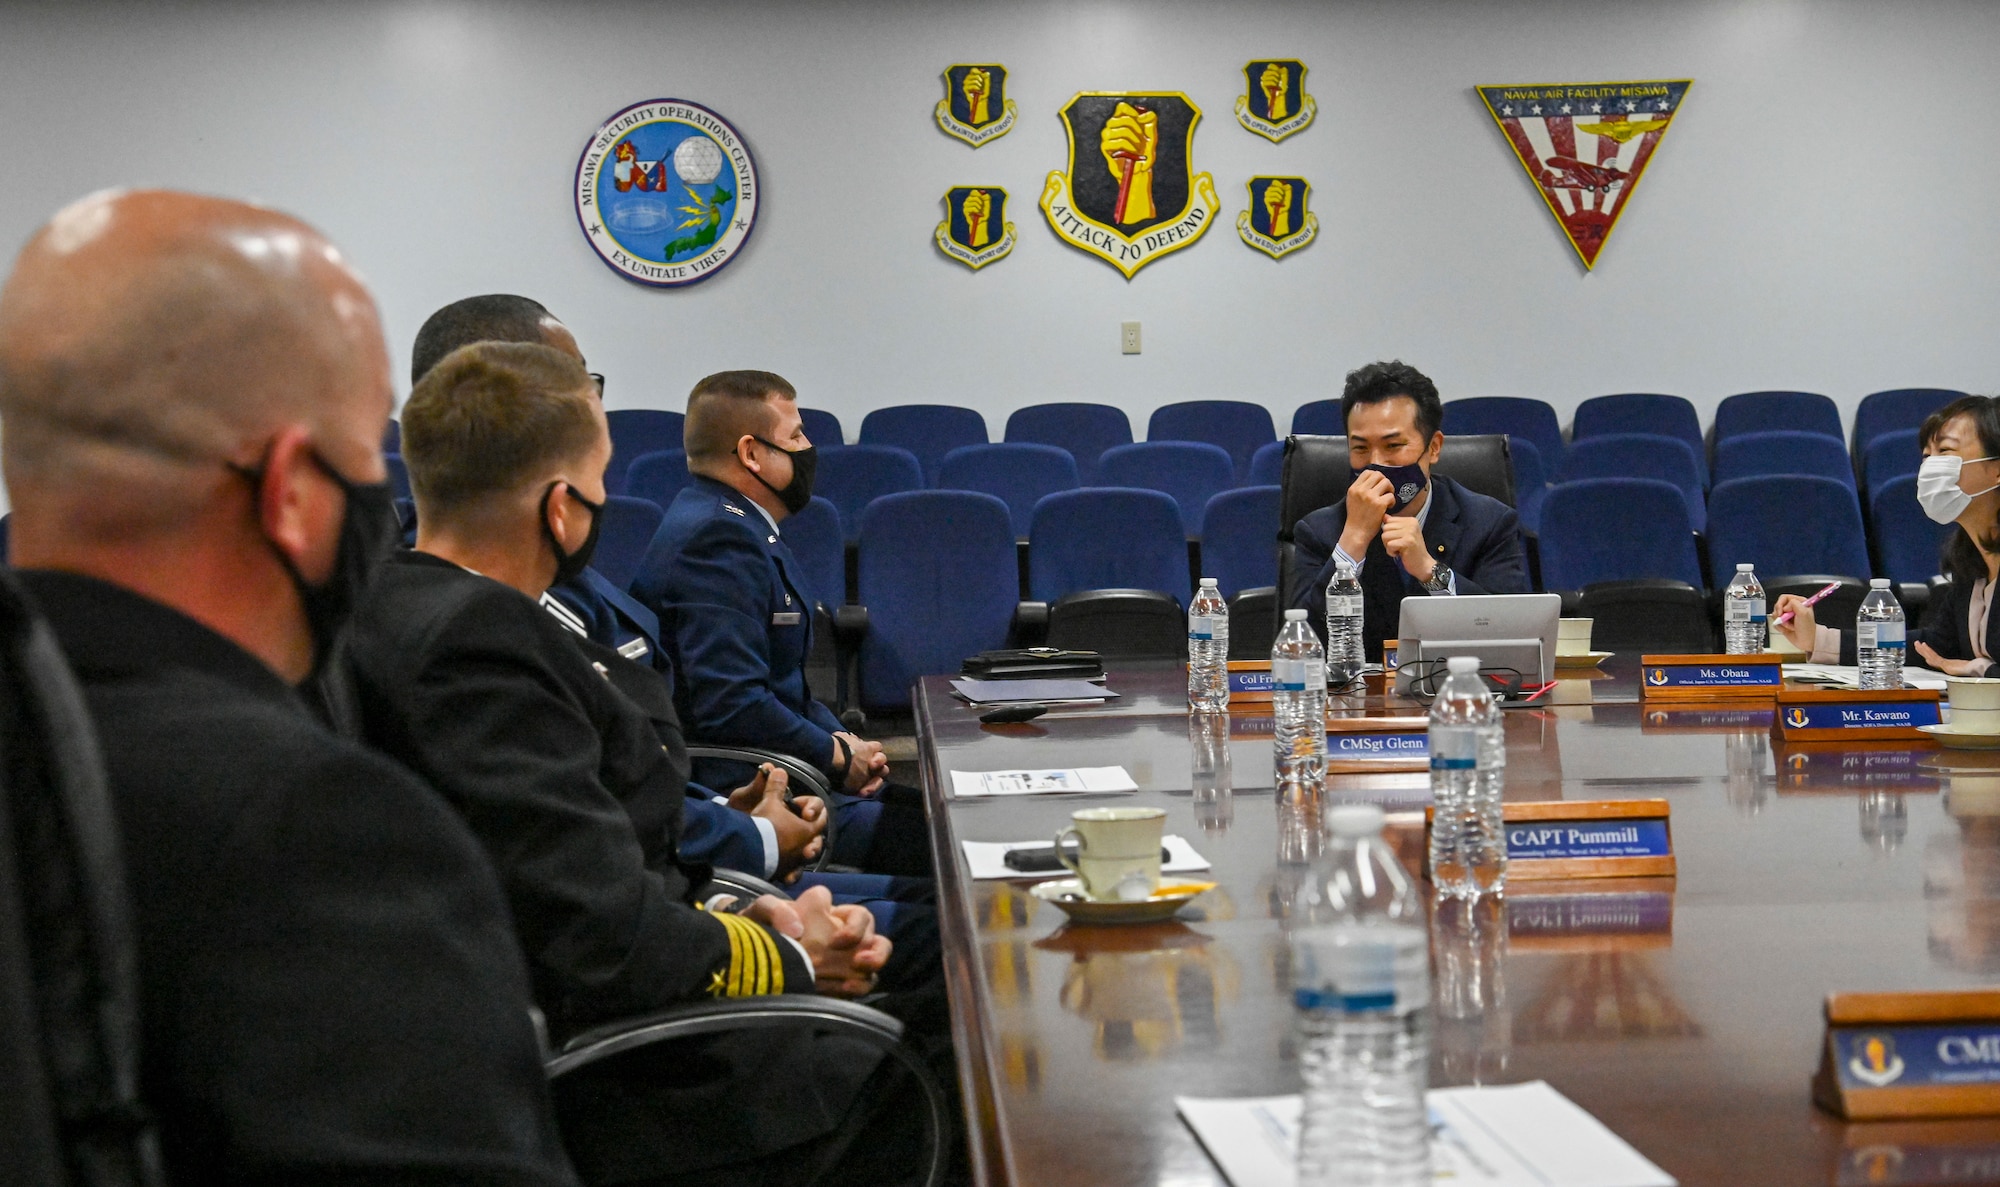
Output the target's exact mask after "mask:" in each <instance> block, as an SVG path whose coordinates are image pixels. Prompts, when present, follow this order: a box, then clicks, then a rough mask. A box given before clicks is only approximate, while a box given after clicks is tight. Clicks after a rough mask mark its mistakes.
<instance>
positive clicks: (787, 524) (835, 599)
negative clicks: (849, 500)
mask: <svg viewBox="0 0 2000 1187" xmlns="http://www.w3.org/2000/svg"><path fill="white" fill-rule="evenodd" d="M864 514H865V512H864ZM778 534H779V535H780V536H782V537H783V538H784V541H785V547H786V548H789V549H791V550H792V555H793V556H795V557H797V558H798V561H799V564H800V566H802V567H803V568H804V569H805V590H804V592H805V593H806V596H808V597H810V598H811V599H812V600H813V601H815V602H817V603H819V604H820V605H822V606H825V607H826V608H827V609H828V610H832V609H834V608H836V607H838V606H840V605H842V604H843V603H845V602H846V601H847V537H846V535H845V534H844V533H843V532H842V531H841V530H840V512H839V510H837V509H836V508H835V507H834V505H833V503H832V502H831V501H829V500H827V499H823V498H821V497H819V496H818V495H814V496H813V497H812V501H811V502H809V503H807V504H806V505H805V506H804V507H803V508H801V509H800V510H799V511H797V512H795V513H794V514H792V515H788V516H786V517H785V519H784V522H782V523H780V524H779V525H778Z"/></svg>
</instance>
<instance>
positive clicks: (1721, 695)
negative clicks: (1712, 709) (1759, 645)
mask: <svg viewBox="0 0 2000 1187" xmlns="http://www.w3.org/2000/svg"><path fill="white" fill-rule="evenodd" d="M1783 685H1784V667H1783V663H1782V661H1781V660H1780V659H1779V657H1778V656H1777V654H1776V653H1774V652H1763V653H1760V654H1757V655H1648V656H1642V657H1641V659H1640V666H1639V686H1640V688H1641V689H1642V690H1643V695H1644V697H1645V699H1646V700H1649V701H1713V700H1734V699H1737V698H1740V697H1774V696H1777V695H1778V689H1779V688H1781V687H1783Z"/></svg>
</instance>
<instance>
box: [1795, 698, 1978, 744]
mask: <svg viewBox="0 0 2000 1187" xmlns="http://www.w3.org/2000/svg"><path fill="white" fill-rule="evenodd" d="M1942 720H1943V717H1942V716H1941V715H1940V713H1939V712H1938V694H1937V690H1936V689H1931V688H1897V689H1867V690H1863V689H1858V688H1841V689H1789V690H1787V691H1785V692H1784V693H1782V694H1780V695H1779V697H1778V717H1777V731H1778V736H1779V737H1780V738H1782V739H1783V740H1784V741H1787V742H1838V741H1861V740H1868V741H1889V740H1893V739H1899V738H1900V739H1907V740H1910V741H1923V740H1927V739H1928V738H1929V737H1930V735H1928V734H1926V733H1924V731H1923V729H1922V728H1921V727H1923V726H1926V725H1936V724H1938V723H1939V722H1940V721H1942Z"/></svg>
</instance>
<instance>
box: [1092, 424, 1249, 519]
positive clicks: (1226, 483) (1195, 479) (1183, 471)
mask: <svg viewBox="0 0 2000 1187" xmlns="http://www.w3.org/2000/svg"><path fill="white" fill-rule="evenodd" d="M1098 479H1099V481H1100V482H1101V483H1102V484H1103V485H1105V486H1131V487H1140V488H1143V489H1146V490H1157V491H1164V492H1165V493H1167V494H1169V495H1171V496H1173V500H1174V502H1175V503H1176V504H1178V505H1179V507H1180V511H1181V526H1182V529H1183V530H1184V531H1185V532H1186V533H1187V538H1188V539H1190V540H1194V539H1199V538H1200V537H1201V534H1202V528H1201V513H1202V510H1203V508H1205V507H1207V506H1208V501H1209V500H1210V499H1211V498H1214V497H1215V496H1216V495H1217V494H1219V493H1221V492H1222V491H1225V490H1228V489H1229V488H1231V487H1233V486H1235V485H1236V467H1235V465H1234V463H1233V462H1232V461H1231V459H1230V457H1229V454H1228V452H1227V451H1226V450H1224V449H1223V448H1222V447H1221V446H1219V445H1209V444H1206V443H1204V442H1201V441H1141V442H1139V443H1138V444H1136V445H1120V446H1117V447H1116V448H1114V449H1107V450H1105V451H1104V457H1103V458H1101V459H1100V460H1099V463H1098Z"/></svg>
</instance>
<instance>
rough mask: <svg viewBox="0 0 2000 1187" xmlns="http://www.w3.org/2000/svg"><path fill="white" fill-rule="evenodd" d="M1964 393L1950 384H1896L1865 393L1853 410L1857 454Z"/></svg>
mask: <svg viewBox="0 0 2000 1187" xmlns="http://www.w3.org/2000/svg"><path fill="white" fill-rule="evenodd" d="M1964 396H1965V393H1964V392H1961V391H1957V390H1954V389H1952V388H1948V387H1897V388H1890V389H1889V390H1888V391H1881V392H1875V393H1873V394H1871V395H1867V396H1863V397H1862V398H1861V404H1860V406H1859V407H1857V408H1856V409H1855V410H1854V439H1853V442H1852V444H1853V451H1854V456H1856V457H1861V456H1863V455H1865V454H1866V453H1867V452H1868V447H1869V445H1871V444H1873V443H1874V441H1875V439H1876V438H1877V437H1880V436H1881V435H1882V434H1884V433H1893V432H1895V431H1896V430H1898V429H1914V428H1916V427H1918V426H1919V425H1921V424H1923V423H1924V418H1926V417H1928V416H1929V415H1930V414H1931V413H1933V412H1936V411H1937V410H1938V409H1940V408H1942V407H1944V406H1945V405H1946V404H1949V403H1951V402H1952V401H1953V400H1958V399H1963V398H1964Z"/></svg>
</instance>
